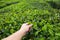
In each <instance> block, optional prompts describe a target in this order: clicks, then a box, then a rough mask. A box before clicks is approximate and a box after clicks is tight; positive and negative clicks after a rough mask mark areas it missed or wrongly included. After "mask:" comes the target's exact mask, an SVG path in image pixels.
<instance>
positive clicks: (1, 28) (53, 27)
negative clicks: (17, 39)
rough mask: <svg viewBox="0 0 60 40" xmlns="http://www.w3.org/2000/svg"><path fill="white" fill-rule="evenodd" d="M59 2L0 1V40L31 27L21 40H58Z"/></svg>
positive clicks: (59, 32) (59, 22)
mask: <svg viewBox="0 0 60 40" xmlns="http://www.w3.org/2000/svg"><path fill="white" fill-rule="evenodd" d="M59 2H60V0H57V1H56V0H53V1H52V0H0V39H2V38H5V37H7V36H9V35H11V34H12V33H14V32H16V31H17V30H19V29H20V26H21V25H22V24H23V23H25V22H28V23H32V24H33V27H32V29H31V31H30V32H29V33H27V35H26V36H24V37H23V39H22V40H60V3H59Z"/></svg>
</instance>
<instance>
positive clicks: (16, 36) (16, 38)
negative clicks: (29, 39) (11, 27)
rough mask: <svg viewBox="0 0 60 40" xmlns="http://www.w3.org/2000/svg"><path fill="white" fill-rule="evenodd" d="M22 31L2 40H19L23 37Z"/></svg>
mask: <svg viewBox="0 0 60 40" xmlns="http://www.w3.org/2000/svg"><path fill="white" fill-rule="evenodd" d="M22 31H23V30H19V31H17V32H16V33H13V34H12V35H10V36H9V37H7V38H5V39H3V40H21V39H22V37H23V36H24V32H22Z"/></svg>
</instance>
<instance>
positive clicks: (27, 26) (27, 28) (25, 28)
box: [20, 23, 32, 33]
mask: <svg viewBox="0 0 60 40" xmlns="http://www.w3.org/2000/svg"><path fill="white" fill-rule="evenodd" d="M31 27H32V24H28V23H24V24H23V25H22V26H21V29H20V30H22V32H24V33H27V32H28V31H30V28H31Z"/></svg>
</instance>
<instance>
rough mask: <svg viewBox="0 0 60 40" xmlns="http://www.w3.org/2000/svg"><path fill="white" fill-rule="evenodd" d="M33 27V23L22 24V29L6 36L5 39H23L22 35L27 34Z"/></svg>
mask: <svg viewBox="0 0 60 40" xmlns="http://www.w3.org/2000/svg"><path fill="white" fill-rule="evenodd" d="M31 27H32V24H28V23H24V24H23V25H22V26H21V28H20V30H18V31H17V32H15V33H13V34H12V35H10V36H8V37H7V38H4V39H3V40H21V39H22V37H23V36H24V35H26V33H27V32H29V31H30V28H31Z"/></svg>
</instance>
